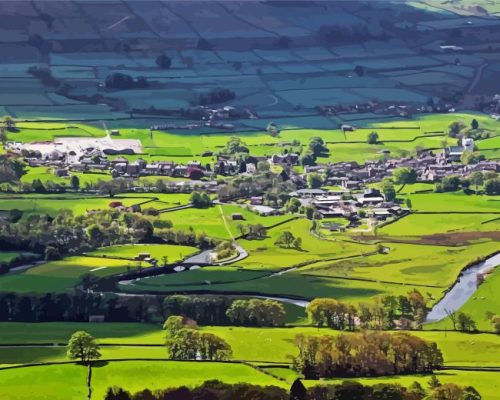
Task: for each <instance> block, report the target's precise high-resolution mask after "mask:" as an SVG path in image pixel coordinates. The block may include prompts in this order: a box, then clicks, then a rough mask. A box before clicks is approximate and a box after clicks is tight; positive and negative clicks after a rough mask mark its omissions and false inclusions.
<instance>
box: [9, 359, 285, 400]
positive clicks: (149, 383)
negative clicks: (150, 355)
mask: <svg viewBox="0 0 500 400" xmlns="http://www.w3.org/2000/svg"><path fill="white" fill-rule="evenodd" d="M86 372H87V370H86V368H85V367H83V366H78V365H71V364H70V365H51V366H43V367H31V368H21V369H13V370H4V371H0V397H1V398H2V399H8V400H14V399H15V400H18V399H19V400H28V399H32V398H33V396H35V395H36V398H37V399H45V400H49V399H50V400H59V399H60V400H68V399H71V400H73V399H75V400H76V399H81V398H84V397H85V394H86V387H85V379H86ZM174 376H175V378H174ZM131 377H134V378H133V379H131ZM208 379H219V380H221V381H223V382H227V383H238V382H248V381H250V382H252V383H254V384H260V385H277V386H281V385H282V384H281V383H280V381H278V380H276V379H274V378H272V377H269V376H267V375H265V374H263V373H261V372H258V371H256V370H255V369H253V368H251V367H249V366H245V365H240V364H222V363H210V364H204V363H199V362H165V361H161V362H151V361H124V362H111V363H102V364H101V365H98V366H96V367H94V369H93V377H92V386H93V397H95V398H96V399H102V398H104V395H105V392H106V389H107V388H108V387H110V386H115V385H117V384H118V385H120V386H122V387H124V388H125V389H127V390H130V391H132V392H136V391H139V390H142V389H144V388H150V389H152V390H156V389H164V388H168V387H177V386H181V385H187V386H194V385H198V384H201V383H203V382H204V381H205V380H208ZM27 381H29V382H30V384H29V385H26V382H27Z"/></svg>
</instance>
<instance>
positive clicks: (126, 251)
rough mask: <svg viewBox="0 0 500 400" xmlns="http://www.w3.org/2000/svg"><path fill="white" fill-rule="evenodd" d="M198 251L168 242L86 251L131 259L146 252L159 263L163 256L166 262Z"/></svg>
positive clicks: (100, 255) (90, 254)
mask: <svg viewBox="0 0 500 400" xmlns="http://www.w3.org/2000/svg"><path fill="white" fill-rule="evenodd" d="M196 252H198V249H197V248H195V247H190V246H178V245H169V244H126V245H118V246H109V247H102V248H100V249H97V250H94V251H92V252H90V253H87V255H88V256H91V257H100V258H104V259H129V260H132V259H134V258H135V257H137V256H138V255H139V254H140V253H148V254H150V256H151V257H152V258H156V259H157V260H158V263H159V264H160V265H161V263H162V260H163V257H166V258H167V262H169V263H172V262H176V261H180V260H182V259H184V258H186V257H187V256H190V255H192V254H194V253H196Z"/></svg>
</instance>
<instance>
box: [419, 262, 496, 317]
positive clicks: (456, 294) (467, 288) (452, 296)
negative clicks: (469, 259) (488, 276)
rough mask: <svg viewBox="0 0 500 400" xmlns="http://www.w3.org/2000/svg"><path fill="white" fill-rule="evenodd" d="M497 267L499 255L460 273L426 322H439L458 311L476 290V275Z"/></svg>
mask: <svg viewBox="0 0 500 400" xmlns="http://www.w3.org/2000/svg"><path fill="white" fill-rule="evenodd" d="M498 265H500V253H499V254H495V255H493V256H491V257H488V258H487V259H485V260H484V261H481V262H479V263H477V264H474V265H472V266H470V267H469V268H467V269H465V270H464V271H462V273H461V275H460V277H459V278H458V280H457V282H456V283H455V284H454V285H453V286H452V288H451V289H450V290H449V291H448V292H446V294H445V295H444V297H443V298H442V299H441V300H440V301H439V302H438V303H437V304H436V305H435V306H434V307H433V308H432V310H431V312H430V313H429V314H428V315H427V320H426V322H435V321H440V320H442V319H443V318H446V317H447V316H448V315H447V311H448V312H450V311H457V310H458V309H460V307H462V306H463V305H464V304H465V303H466V302H467V300H469V299H470V298H471V297H472V295H473V294H474V293H475V292H476V290H477V287H478V285H477V274H480V273H484V272H487V271H489V270H491V269H493V268H495V267H496V266H498Z"/></svg>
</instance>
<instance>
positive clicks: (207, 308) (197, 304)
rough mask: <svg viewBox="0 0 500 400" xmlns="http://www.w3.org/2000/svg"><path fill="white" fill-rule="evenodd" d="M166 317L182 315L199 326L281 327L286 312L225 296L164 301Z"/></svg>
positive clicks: (272, 304)
mask: <svg viewBox="0 0 500 400" xmlns="http://www.w3.org/2000/svg"><path fill="white" fill-rule="evenodd" d="M163 307H164V311H165V315H166V316H171V315H182V316H183V317H185V318H190V319H192V320H195V321H197V322H198V323H200V324H201V325H231V324H232V325H242V326H282V325H283V324H284V322H285V314H286V313H285V309H284V308H283V305H282V304H281V303H279V302H277V301H274V300H269V299H249V300H246V299H245V300H243V299H236V300H234V299H231V298H228V297H225V296H183V295H173V296H168V297H165V299H164V301H163Z"/></svg>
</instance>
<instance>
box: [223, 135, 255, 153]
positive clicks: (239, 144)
mask: <svg viewBox="0 0 500 400" xmlns="http://www.w3.org/2000/svg"><path fill="white" fill-rule="evenodd" d="M222 153H223V154H238V153H247V154H248V153H250V150H249V149H248V147H247V145H246V143H245V142H243V140H241V138H239V137H237V136H232V137H231V138H229V140H228V141H227V143H226V147H225V148H224V149H223V150H222Z"/></svg>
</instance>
